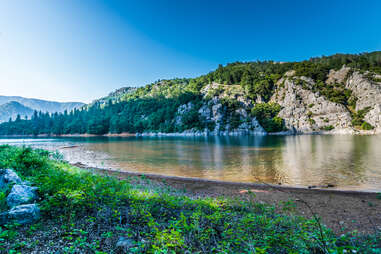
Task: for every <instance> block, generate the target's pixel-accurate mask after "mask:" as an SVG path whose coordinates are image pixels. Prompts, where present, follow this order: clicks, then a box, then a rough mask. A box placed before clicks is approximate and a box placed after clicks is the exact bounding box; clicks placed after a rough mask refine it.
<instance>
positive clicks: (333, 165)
mask: <svg viewBox="0 0 381 254" xmlns="http://www.w3.org/2000/svg"><path fill="white" fill-rule="evenodd" d="M13 141H14V142H15V143H23V144H31V145H34V146H40V147H44V148H48V149H57V148H59V147H62V146H64V145H68V144H71V145H72V144H76V145H79V147H78V148H72V149H61V151H62V152H63V153H64V155H65V158H67V159H68V160H70V161H71V162H78V161H80V162H82V163H86V164H90V165H92V166H102V167H112V168H118V169H122V170H128V171H140V172H150V173H159V174H166V175H177V176H188V177H203V178H210V179H220V180H228V181H244V182H257V181H265V182H268V183H282V184H290V185H304V186H306V185H325V184H335V185H338V187H339V188H346V189H364V190H376V191H377V190H381V152H380V151H379V147H380V141H381V137H380V136H320V135H310V136H258V137H253V136H249V137H192V138H189V137H188V138H146V137H139V138H135V137H130V138H70V139H69V138H65V139H54V140H52V139H49V140H48V139H38V140H24V141H22V142H21V141H20V140H13ZM0 143H12V140H9V139H8V140H0Z"/></svg>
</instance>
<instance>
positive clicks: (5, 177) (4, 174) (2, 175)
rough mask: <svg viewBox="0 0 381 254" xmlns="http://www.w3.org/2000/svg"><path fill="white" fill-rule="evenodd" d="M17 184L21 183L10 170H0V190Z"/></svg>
mask: <svg viewBox="0 0 381 254" xmlns="http://www.w3.org/2000/svg"><path fill="white" fill-rule="evenodd" d="M18 183H21V179H20V177H19V176H18V175H17V174H16V173H15V172H14V171H13V170H12V169H0V189H4V188H5V187H7V186H8V185H10V184H18Z"/></svg>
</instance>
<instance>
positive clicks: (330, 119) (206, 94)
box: [138, 66, 381, 136]
mask: <svg viewBox="0 0 381 254" xmlns="http://www.w3.org/2000/svg"><path fill="white" fill-rule="evenodd" d="M296 73H297V72H296V71H294V70H290V71H287V72H286V73H285V74H284V75H283V76H282V77H280V78H279V79H278V81H277V82H276V85H274V86H273V87H272V88H271V89H272V90H271V94H270V95H271V98H270V100H269V101H267V100H266V101H265V100H264V98H262V97H261V96H260V95H258V94H257V95H256V97H255V96H249V95H248V92H247V91H246V90H245V89H246V88H244V87H243V86H241V85H226V84H219V83H216V82H212V83H210V84H208V85H204V86H203V87H202V88H201V90H200V92H201V96H202V101H201V105H200V102H199V101H198V102H196V103H195V102H189V103H187V104H183V105H181V106H180V107H178V109H177V112H176V116H175V118H174V119H168V120H167V121H168V122H169V123H175V126H180V128H177V129H178V130H180V131H178V132H176V133H157V132H154V133H143V134H138V135H149V136H156V135H169V136H178V135H182V136H201V135H264V134H267V132H266V130H265V129H264V128H263V127H262V126H261V124H260V123H263V121H258V119H256V118H255V117H254V116H253V114H251V110H252V109H253V108H254V107H255V106H256V105H257V104H261V103H267V102H270V103H273V104H279V105H280V106H281V110H280V111H279V113H278V114H277V117H278V118H281V120H283V122H284V125H285V127H286V129H287V130H286V131H282V132H279V133H278V134H308V133H324V134H361V133H366V134H373V133H381V82H380V81H381V76H380V75H376V74H374V73H370V72H364V73H362V72H360V71H358V70H355V69H353V68H349V67H346V66H343V67H342V68H340V69H338V70H334V69H332V70H330V71H329V73H328V75H327V77H326V78H327V79H326V80H325V83H324V81H322V80H320V81H319V82H317V83H316V82H315V80H313V79H312V78H309V77H304V76H297V75H296ZM325 86H326V87H325ZM159 88H160V86H157V87H156V86H154V87H153V88H152V90H153V91H154V90H155V91H156V90H158V91H159V90H160V89H159ZM340 93H343V96H342V97H341V95H340ZM344 93H345V94H344ZM253 97H254V98H253ZM343 98H344V100H345V102H343V101H342V100H343ZM190 115H191V116H192V117H193V118H192V117H189V116H190ZM195 115H197V117H194V116H195ZM142 117H144V116H142ZM190 119H191V120H190ZM194 119H195V120H194ZM259 120H263V119H259ZM354 120H355V121H354ZM189 121H199V122H200V126H203V127H200V128H196V127H189V128H187V124H188V126H189ZM363 124H365V125H364V126H365V127H362V125H363ZM354 125H356V126H354ZM190 126H194V125H190ZM265 127H266V126H265ZM267 129H268V128H267Z"/></svg>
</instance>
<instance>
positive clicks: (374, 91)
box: [345, 71, 381, 132]
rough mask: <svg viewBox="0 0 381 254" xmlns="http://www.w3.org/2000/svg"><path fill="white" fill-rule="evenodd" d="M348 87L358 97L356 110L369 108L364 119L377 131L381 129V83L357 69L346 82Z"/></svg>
mask: <svg viewBox="0 0 381 254" xmlns="http://www.w3.org/2000/svg"><path fill="white" fill-rule="evenodd" d="M345 86H346V88H348V89H351V90H352V94H353V95H355V96H356V97H357V102H356V110H357V111H358V110H362V109H366V108H368V109H369V112H368V113H367V114H366V115H365V117H364V120H365V121H366V122H368V123H370V124H371V125H372V126H373V127H375V129H376V130H375V131H376V132H380V130H381V120H380V119H381V112H380V108H381V83H377V82H373V81H371V80H369V79H367V78H366V77H365V75H364V74H361V73H359V72H357V71H355V72H354V73H353V74H352V75H351V76H350V77H349V78H348V80H347V82H346V83H345Z"/></svg>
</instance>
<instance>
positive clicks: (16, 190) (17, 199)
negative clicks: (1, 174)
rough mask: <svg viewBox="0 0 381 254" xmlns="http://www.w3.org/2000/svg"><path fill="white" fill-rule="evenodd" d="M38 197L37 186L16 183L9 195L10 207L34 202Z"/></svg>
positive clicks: (8, 202)
mask: <svg viewBox="0 0 381 254" xmlns="http://www.w3.org/2000/svg"><path fill="white" fill-rule="evenodd" d="M36 199H37V194H36V187H31V186H28V185H21V184H16V185H14V186H13V187H12V190H11V192H10V193H9V195H8V197H7V204H8V206H9V207H14V206H18V205H22V204H28V203H32V202H33V201H35V200H36Z"/></svg>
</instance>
